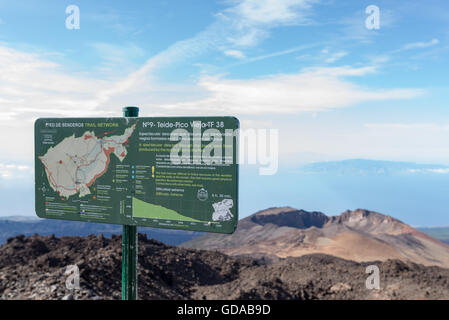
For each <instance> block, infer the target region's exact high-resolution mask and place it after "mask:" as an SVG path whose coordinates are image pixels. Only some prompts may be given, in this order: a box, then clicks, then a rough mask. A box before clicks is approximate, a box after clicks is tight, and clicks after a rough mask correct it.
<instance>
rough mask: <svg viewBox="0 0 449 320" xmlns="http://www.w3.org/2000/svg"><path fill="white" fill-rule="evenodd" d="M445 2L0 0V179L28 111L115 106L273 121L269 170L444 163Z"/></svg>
mask: <svg viewBox="0 0 449 320" xmlns="http://www.w3.org/2000/svg"><path fill="white" fill-rule="evenodd" d="M68 5H77V6H78V7H79V9H80V29H79V30H68V29H66V27H65V20H66V17H67V16H68V15H67V14H66V13H65V10H66V7H67V6H68ZM369 5H376V6H378V7H379V9H380V29H378V30H368V29H367V28H366V26H365V20H366V19H367V17H368V14H366V13H365V9H366V7H367V6H369ZM448 9H449V3H447V1H444V0H440V1H436V0H430V1H406V0H397V1H391V0H389V1H380V0H369V1H359V0H357V1H356V0H354V1H333V0H257V1H256V0H223V1H205V0H191V1H132V4H131V3H130V2H125V1H111V0H108V1H106V0H85V1H75V0H71V1H56V0H53V1H49V0H48V1H39V2H36V1H32V0H28V1H27V0H23V1H5V0H0V109H1V111H2V112H1V113H0V145H1V146H2V153H1V154H0V179H3V182H2V183H8V182H6V181H10V180H11V179H15V180H16V183H19V182H20V181H21V180H23V181H24V183H28V184H31V183H32V180H31V178H30V177H32V159H33V121H34V120H35V119H36V118H37V117H67V116H74V117H81V116H120V115H121V111H120V110H121V108H122V106H124V105H138V106H140V107H141V115H142V116H152V115H155V116H159V115H167V116H170V115H236V116H238V117H239V118H240V119H241V122H242V127H243V128H250V127H251V128H275V129H279V134H280V138H281V140H280V165H281V167H289V166H290V167H291V166H293V167H295V166H298V165H300V164H304V163H307V162H311V161H326V160H339V159H348V158H368V159H382V160H398V161H399V160H400V161H416V162H423V163H443V164H449V160H448V159H449V145H448V141H449V108H448V101H449V99H448V98H449V90H448V81H447V71H448V70H449V68H448V67H449V64H448V59H449V54H448V53H449V22H448V21H449V10H448ZM12 137H13V138H12ZM8 179H9V180H8ZM19 180H20V181H19ZM18 181H19V182H18Z"/></svg>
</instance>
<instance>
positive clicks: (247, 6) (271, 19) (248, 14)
mask: <svg viewBox="0 0 449 320" xmlns="http://www.w3.org/2000/svg"><path fill="white" fill-rule="evenodd" d="M315 2H317V1H316V0H243V1H241V2H240V3H239V4H238V5H237V6H236V7H234V8H232V9H230V10H229V11H230V12H233V13H235V14H236V15H238V16H239V18H240V20H241V21H243V23H246V24H275V25H277V24H299V23H304V22H307V13H308V9H310V7H311V5H312V4H313V3H315Z"/></svg>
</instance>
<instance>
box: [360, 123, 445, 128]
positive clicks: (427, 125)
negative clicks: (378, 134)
mask: <svg viewBox="0 0 449 320" xmlns="http://www.w3.org/2000/svg"><path fill="white" fill-rule="evenodd" d="M364 126H365V127H366V128H372V129H394V130H423V129H424V130H449V126H447V125H445V126H440V125H438V124H435V123H399V122H396V123H394V122H385V123H365V125H364Z"/></svg>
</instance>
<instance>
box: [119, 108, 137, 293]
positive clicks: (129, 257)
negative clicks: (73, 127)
mask: <svg viewBox="0 0 449 320" xmlns="http://www.w3.org/2000/svg"><path fill="white" fill-rule="evenodd" d="M123 116H125V117H127V118H130V117H138V116H139V108H138V107H125V108H123ZM122 300H137V226H130V225H123V232H122Z"/></svg>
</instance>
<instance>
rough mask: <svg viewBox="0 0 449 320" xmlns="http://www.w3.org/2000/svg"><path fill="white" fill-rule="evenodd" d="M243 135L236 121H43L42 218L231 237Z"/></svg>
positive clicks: (38, 160)
mask: <svg viewBox="0 0 449 320" xmlns="http://www.w3.org/2000/svg"><path fill="white" fill-rule="evenodd" d="M238 129H239V123H238V120H237V119H236V118H233V117H179V118H162V117H161V118H76V119H75V118H46V119H38V120H37V121H36V123H35V153H36V154H35V174H36V177H35V182H36V188H35V192H36V213H37V215H38V216H39V217H41V218H50V219H63V220H75V221H87V222H101V223H111V224H126V225H137V226H147V227H156V228H168V229H182V230H190V231H205V232H218V233H232V232H234V230H235V228H236V226H237V221H238V165H237V155H236V154H237V152H236V150H237V141H238Z"/></svg>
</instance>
